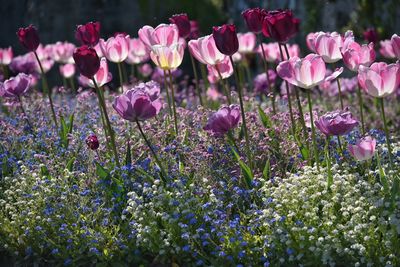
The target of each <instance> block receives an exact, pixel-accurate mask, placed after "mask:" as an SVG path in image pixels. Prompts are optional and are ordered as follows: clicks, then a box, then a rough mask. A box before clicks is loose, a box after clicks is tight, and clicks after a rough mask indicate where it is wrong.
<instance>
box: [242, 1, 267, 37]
mask: <svg viewBox="0 0 400 267" xmlns="http://www.w3.org/2000/svg"><path fill="white" fill-rule="evenodd" d="M266 15H267V11H265V9H262V8H259V7H256V8H249V9H246V10H245V11H243V12H242V17H243V18H244V21H245V22H246V25H247V28H248V29H249V31H251V32H254V33H260V32H261V31H262V24H263V20H264V17H265V16H266Z"/></svg>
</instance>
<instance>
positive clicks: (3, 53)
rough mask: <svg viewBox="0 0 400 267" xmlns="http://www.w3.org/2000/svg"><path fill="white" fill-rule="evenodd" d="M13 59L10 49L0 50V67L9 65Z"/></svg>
mask: <svg viewBox="0 0 400 267" xmlns="http://www.w3.org/2000/svg"><path fill="white" fill-rule="evenodd" d="M12 59H13V50H12V48H11V46H10V47H8V48H0V64H1V65H8V64H10V63H11V60H12Z"/></svg>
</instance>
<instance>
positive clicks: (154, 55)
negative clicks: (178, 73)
mask: <svg viewBox="0 0 400 267" xmlns="http://www.w3.org/2000/svg"><path fill="white" fill-rule="evenodd" d="M184 51H185V44H184V43H183V42H181V43H176V44H173V45H171V46H163V45H154V46H152V48H151V52H150V58H151V60H152V61H153V62H154V64H156V65H157V66H158V67H159V68H161V69H163V70H172V69H176V68H177V67H179V66H180V65H181V63H182V60H183V53H184Z"/></svg>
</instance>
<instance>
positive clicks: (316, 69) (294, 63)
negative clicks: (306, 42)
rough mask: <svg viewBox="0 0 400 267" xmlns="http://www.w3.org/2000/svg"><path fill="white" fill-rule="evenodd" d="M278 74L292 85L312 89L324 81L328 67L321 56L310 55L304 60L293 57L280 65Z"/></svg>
mask: <svg viewBox="0 0 400 267" xmlns="http://www.w3.org/2000/svg"><path fill="white" fill-rule="evenodd" d="M277 72H278V75H279V76H280V77H281V78H282V79H284V80H286V81H287V82H289V83H290V84H293V85H295V86H298V87H301V88H304V89H310V88H312V87H314V86H316V85H318V84H319V83H320V82H322V81H323V80H324V78H325V73H326V67H325V62H324V61H323V60H322V57H321V56H319V55H316V54H309V55H307V56H306V57H305V58H302V59H300V58H298V57H292V58H290V59H289V60H287V61H283V62H281V63H279V65H278V67H277Z"/></svg>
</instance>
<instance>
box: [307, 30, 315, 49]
mask: <svg viewBox="0 0 400 267" xmlns="http://www.w3.org/2000/svg"><path fill="white" fill-rule="evenodd" d="M315 37H316V33H315V32H310V33H309V34H307V36H306V44H307V47H308V49H310V50H311V51H312V52H314V53H315Z"/></svg>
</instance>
